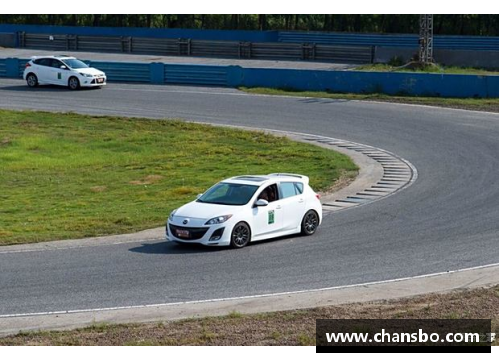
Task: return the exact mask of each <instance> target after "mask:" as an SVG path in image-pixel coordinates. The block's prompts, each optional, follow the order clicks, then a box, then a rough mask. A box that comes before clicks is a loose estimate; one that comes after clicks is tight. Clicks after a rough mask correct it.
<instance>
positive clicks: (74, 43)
mask: <svg viewBox="0 0 500 362" xmlns="http://www.w3.org/2000/svg"><path fill="white" fill-rule="evenodd" d="M18 44H19V47H21V48H31V49H50V50H54V51H58V52H60V51H74V50H80V51H99V52H115V53H138V54H157V55H167V56H176V55H178V56H199V57H224V58H241V59H280V60H322V61H332V62H349V63H358V62H360V63H370V62H372V61H373V47H372V46H339V45H335V46H332V45H317V44H314V43H313V42H308V43H252V42H236V41H215V40H194V39H166V38H163V39H160V38H138V37H105V36H86V35H85V36H84V35H47V34H31V33H24V32H20V33H18Z"/></svg>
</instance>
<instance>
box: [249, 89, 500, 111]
mask: <svg viewBox="0 0 500 362" xmlns="http://www.w3.org/2000/svg"><path fill="white" fill-rule="evenodd" d="M239 89H240V90H241V91H244V92H247V93H251V94H263V95H273V96H294V97H308V98H327V99H339V100H358V101H377V102H391V103H404V104H419V105H428V106H436V107H447V108H456V109H466V110H474V111H486V112H496V113H498V98H441V97H414V96H407V95H398V96H391V95H387V94H381V93H370V94H355V93H331V92H313V91H298V90H294V89H274V88H246V87H240V88H239Z"/></svg>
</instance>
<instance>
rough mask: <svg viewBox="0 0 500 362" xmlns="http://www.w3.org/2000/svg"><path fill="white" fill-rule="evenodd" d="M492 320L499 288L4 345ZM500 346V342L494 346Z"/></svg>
mask: <svg viewBox="0 0 500 362" xmlns="http://www.w3.org/2000/svg"><path fill="white" fill-rule="evenodd" d="M321 318H331V319H335V318H339V319H343V318H346V319H349V318H359V319H371V318H374V319H393V318H395V319H401V318H403V319H404V318H409V319H460V318H467V319H474V318H477V319H480V318H487V319H492V332H495V333H496V334H497V335H498V285H496V286H494V287H489V288H476V289H471V290H461V291H454V292H451V293H446V294H426V295H422V296H419V297H413V298H401V299H396V300H390V301H377V302H368V303H352V304H344V305H338V306H329V307H320V308H313V309H303V310H293V311H286V312H273V313H260V314H250V315H243V314H240V313H237V312H232V313H230V314H228V315H226V316H222V317H207V318H198V319H194V318H192V319H185V320H180V321H173V322H157V323H143V324H118V325H111V324H104V323H100V324H94V325H92V326H90V327H87V328H83V329H76V330H72V331H59V332H30V333H20V334H18V335H16V336H13V337H7V338H2V339H0V345H113V346H117V345H222V346H228V345H237V346H240V345H308V346H311V345H314V344H315V332H316V331H315V326H316V323H315V321H316V319H321ZM495 345H498V339H497V340H496V342H495Z"/></svg>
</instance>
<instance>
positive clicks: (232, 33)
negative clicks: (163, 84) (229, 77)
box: [0, 24, 278, 42]
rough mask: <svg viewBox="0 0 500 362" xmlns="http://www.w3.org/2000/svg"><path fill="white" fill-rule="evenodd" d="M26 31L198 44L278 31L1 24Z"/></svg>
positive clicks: (2, 28) (272, 38) (268, 36)
mask: <svg viewBox="0 0 500 362" xmlns="http://www.w3.org/2000/svg"><path fill="white" fill-rule="evenodd" d="M21 31H24V32H26V33H34V34H71V35H97V36H98V35H100V36H133V37H142V38H174V39H176V38H186V39H198V40H227V41H229V40H232V41H249V42H277V41H278V32H277V31H246V30H197V29H156V28H119V27H113V28H111V27H87V26H50V25H10V24H0V32H1V33H16V32H21Z"/></svg>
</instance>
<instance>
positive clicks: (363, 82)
mask: <svg viewBox="0 0 500 362" xmlns="http://www.w3.org/2000/svg"><path fill="white" fill-rule="evenodd" d="M240 84H241V85H243V86H245V87H269V88H290V89H298V90H311V91H317V90H321V91H331V92H340V93H384V94H391V95H416V96H440V97H481V98H485V97H495V98H496V97H498V76H477V75H456V74H430V73H406V72H401V73H396V72H356V71H309V70H289V69H256V68H249V69H244V71H243V79H242V80H241V83H240Z"/></svg>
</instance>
